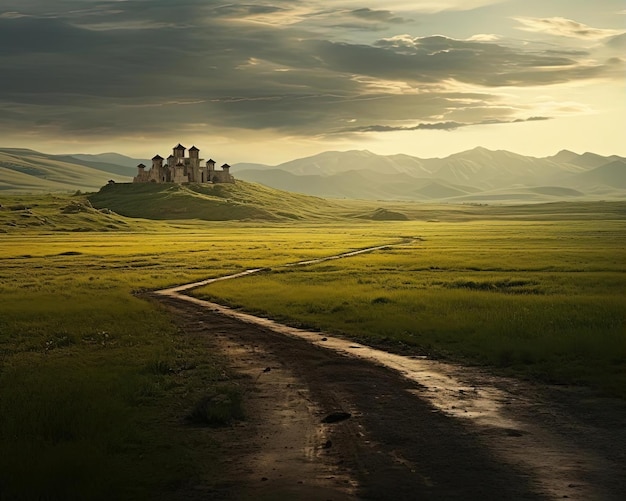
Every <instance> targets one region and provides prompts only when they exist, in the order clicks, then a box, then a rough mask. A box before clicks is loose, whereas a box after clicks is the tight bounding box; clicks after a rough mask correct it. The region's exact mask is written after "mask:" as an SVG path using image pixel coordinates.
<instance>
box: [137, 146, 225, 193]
mask: <svg viewBox="0 0 626 501" xmlns="http://www.w3.org/2000/svg"><path fill="white" fill-rule="evenodd" d="M202 162H203V160H202V159H201V158H199V150H198V149H197V148H195V147H194V148H191V149H190V150H189V157H185V148H184V147H182V146H180V145H178V146H176V147H175V148H174V149H173V155H171V156H170V157H168V159H167V160H166V162H165V165H164V164H163V159H162V158H160V157H159V156H158V155H157V156H156V157H155V158H153V159H152V167H151V168H150V170H148V171H146V170H145V166H144V165H143V164H140V165H139V166H138V172H137V175H136V176H135V177H134V178H133V182H134V183H150V182H154V183H177V184H182V183H209V182H213V183H234V182H235V178H234V177H233V176H231V175H230V172H229V169H228V168H226V167H228V166H227V165H226V164H225V165H224V168H223V169H222V170H221V171H216V170H215V163H214V162H213V161H212V160H210V161H209V162H207V165H203V163H202ZM212 162H213V163H212Z"/></svg>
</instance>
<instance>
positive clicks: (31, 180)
mask: <svg viewBox="0 0 626 501" xmlns="http://www.w3.org/2000/svg"><path fill="white" fill-rule="evenodd" d="M132 175H133V172H132V171H131V170H130V169H127V168H125V167H120V166H119V165H113V164H108V163H105V162H81V161H80V160H77V159H75V158H73V157H71V156H67V155H48V154H45V153H40V152H38V151H33V150H27V149H19V148H0V192H6V193H37V192H39V193H41V192H48V193H50V192H63V191H65V192H68V191H75V190H82V191H93V190H97V189H98V188H99V187H100V186H102V185H103V184H104V183H106V182H107V181H108V180H109V179H111V177H113V179H114V180H116V181H128V180H130V179H131V176H132Z"/></svg>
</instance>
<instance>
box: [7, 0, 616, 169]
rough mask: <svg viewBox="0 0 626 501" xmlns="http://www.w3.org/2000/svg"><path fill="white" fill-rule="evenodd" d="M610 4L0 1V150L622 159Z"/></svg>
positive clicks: (250, 157) (266, 158) (269, 157)
mask: <svg viewBox="0 0 626 501" xmlns="http://www.w3.org/2000/svg"><path fill="white" fill-rule="evenodd" d="M625 58H626V4H625V3H624V1H623V0H595V1H593V2H591V1H589V0H549V1H547V0H410V1H408V0H387V1H384V2H383V1H369V0H343V1H341V0H310V1H301V0H268V1H255V2H252V1H249V3H246V2H237V1H235V2H228V0H223V1H218V0H176V1H172V0H2V2H0V68H2V70H1V71H2V76H1V78H0V146H3V147H23V148H31V149H35V150H38V151H43V152H47V153H103V152H110V151H115V152H118V153H123V154H127V155H130V156H134V157H137V158H150V157H152V156H153V155H154V154H156V153H159V154H161V155H162V156H164V157H165V156H167V155H169V154H170V153H171V148H172V147H173V146H175V145H176V144H177V143H179V142H180V143H182V144H183V145H184V146H187V147H190V146H192V145H196V146H197V147H198V148H200V150H201V151H200V152H201V156H202V157H205V158H209V157H212V158H214V159H215V160H216V161H218V162H222V161H223V162H228V163H230V164H233V163H236V162H242V161H245V162H258V163H264V164H272V165H274V164H278V163H280V162H284V161H287V160H291V159H294V158H300V157H304V156H308V155H312V154H315V153H319V152H322V151H327V150H341V151H344V150H351V149H359V150H363V149H367V150H370V151H372V152H374V153H378V154H384V155H389V154H396V153H404V154H409V155H414V156H418V157H421V158H431V157H444V156H447V155H450V154H453V153H456V152H459V151H464V150H467V149H471V148H474V147H477V146H482V147H486V148H489V149H493V150H496V149H504V150H509V151H512V152H515V153H519V154H524V155H531V156H539V157H541V156H549V155H553V154H556V153H557V152H558V151H559V150H561V149H569V150H572V151H575V152H577V153H583V152H585V151H592V152H595V153H599V154H604V155H611V154H618V155H622V156H626V99H625V98H626V78H625V77H626V71H625V70H626V65H625Z"/></svg>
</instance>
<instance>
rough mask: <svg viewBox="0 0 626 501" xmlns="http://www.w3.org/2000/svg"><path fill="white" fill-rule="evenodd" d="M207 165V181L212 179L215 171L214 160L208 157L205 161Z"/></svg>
mask: <svg viewBox="0 0 626 501" xmlns="http://www.w3.org/2000/svg"><path fill="white" fill-rule="evenodd" d="M206 167H207V171H208V172H207V181H213V177H214V175H213V174H214V173H215V160H213V159H212V158H209V159H208V160H207V162H206Z"/></svg>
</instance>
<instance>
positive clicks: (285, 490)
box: [153, 256, 626, 500]
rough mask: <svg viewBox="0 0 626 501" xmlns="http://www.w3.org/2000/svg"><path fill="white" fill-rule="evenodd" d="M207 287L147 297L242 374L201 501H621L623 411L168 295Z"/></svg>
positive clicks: (625, 476) (589, 395)
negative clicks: (219, 463) (215, 476)
mask: <svg viewBox="0 0 626 501" xmlns="http://www.w3.org/2000/svg"><path fill="white" fill-rule="evenodd" d="M346 257H348V256H346ZM299 264H302V265H306V264H307V263H299ZM251 272H252V273H254V272H257V270H251ZM245 274H249V272H244V274H240V275H238V276H243V275H245ZM234 278H236V276H234ZM210 282H211V281H210V280H209V281H204V282H200V283H198V284H188V285H184V286H180V287H177V288H172V289H168V290H164V291H159V292H157V293H155V294H153V297H155V298H157V299H158V300H159V301H161V302H162V303H163V304H164V305H165V307H166V308H168V309H170V310H171V311H172V312H173V313H174V317H175V318H176V319H177V322H178V323H179V325H180V326H181V328H182V329H183V330H184V331H187V332H193V333H202V334H206V336H208V337H209V338H210V339H211V340H212V341H213V342H214V345H215V349H217V350H220V351H221V352H223V353H225V354H226V355H228V357H229V358H230V360H231V361H232V366H233V368H235V369H236V370H237V371H238V372H239V373H241V374H243V375H245V376H247V377H245V378H243V379H242V380H241V382H240V384H241V385H242V389H243V391H244V392H245V400H246V408H247V414H248V419H247V420H246V421H245V422H243V423H240V424H238V425H236V426H234V427H232V428H230V429H228V430H225V431H224V432H223V433H222V435H223V436H222V438H223V440H224V442H225V443H229V444H233V446H232V450H231V451H230V454H229V455H228V457H227V458H225V460H226V461H227V462H228V465H229V466H228V471H229V474H228V478H225V479H224V481H223V483H222V484H221V487H219V488H218V489H217V490H216V491H212V492H211V493H210V496H209V497H208V498H209V499H268V500H272V499H281V500H282V499H297V500H299V499H302V500H328V499H333V500H341V499H376V500H387V499H389V500H392V499H393V500H409V499H411V500H413V499H481V500H483V499H485V500H486V499H493V500H503V499H578V500H618V499H619V500H621V499H624V493H626V426H624V424H625V423H626V402H624V401H622V400H617V399H608V398H600V397H598V396H597V395H594V393H593V392H592V391H590V390H586V389H582V388H573V387H562V386H561V387H549V386H546V385H541V384H538V383H533V382H528V381H519V380H514V379H509V378H503V377H499V376H494V375H493V374H489V373H488V372H485V371H481V370H479V369H476V368H470V367H463V366H458V365H454V364H449V363H444V362H440V361H435V360H427V359H425V358H423V357H410V356H401V355H395V354H390V353H386V352H383V351H380V350H376V349H372V348H369V347H367V346H363V345H360V344H357V343H354V342H352V341H350V340H346V339H341V338H336V337H331V336H329V335H326V334H324V333H319V332H307V331H302V330H299V329H295V328H291V327H286V326H283V325H280V324H277V323H275V322H273V321H271V320H267V319H262V318H257V317H254V316H251V315H247V314H245V313H242V312H238V311H233V310H230V309H228V308H225V307H223V306H220V305H217V304H214V303H209V302H206V301H202V300H198V299H195V298H192V297H189V296H186V295H183V294H182V292H183V291H185V290H188V289H191V288H193V287H196V286H198V285H200V284H202V285H205V284H207V283H210Z"/></svg>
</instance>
